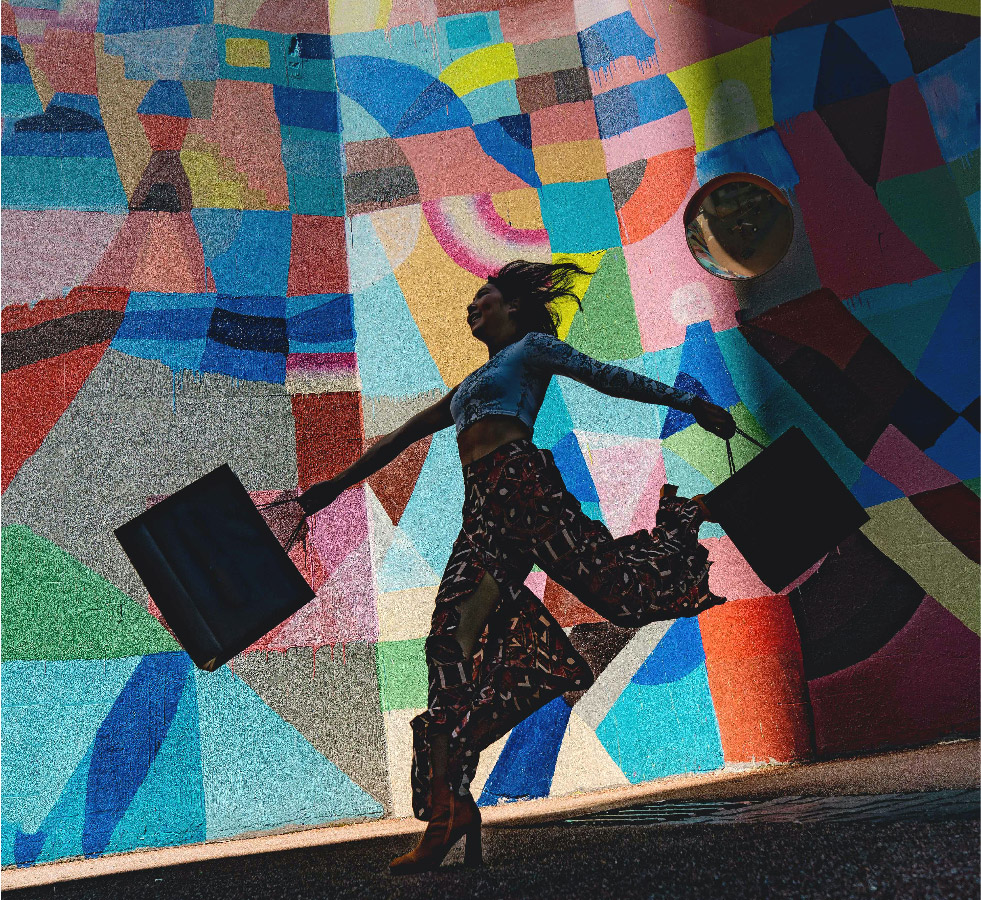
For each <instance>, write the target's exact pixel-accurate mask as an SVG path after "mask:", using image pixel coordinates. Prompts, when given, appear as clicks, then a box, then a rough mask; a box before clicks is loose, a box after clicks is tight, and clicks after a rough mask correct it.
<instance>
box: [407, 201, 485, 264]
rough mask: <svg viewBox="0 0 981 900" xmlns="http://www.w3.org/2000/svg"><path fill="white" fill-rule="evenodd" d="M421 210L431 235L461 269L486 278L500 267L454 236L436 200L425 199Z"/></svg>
mask: <svg viewBox="0 0 981 900" xmlns="http://www.w3.org/2000/svg"><path fill="white" fill-rule="evenodd" d="M422 211H423V213H424V214H425V216H426V221H427V222H428V223H429V227H430V229H431V230H432V232H433V237H435V238H436V240H437V241H438V242H439V245H440V246H441V247H442V248H443V249H444V250H445V251H446V255H447V256H449V257H450V259H452V260H453V262H455V263H456V264H457V265H458V266H459V267H460V268H461V269H465V270H466V271H468V272H471V273H472V274H474V275H476V276H477V277H478V278H487V277H488V276H489V275H493V274H494V273H495V272H496V271H497V270H498V269H499V268H500V267H501V264H500V263H498V262H495V261H494V260H492V259H490V258H489V257H486V256H482V255H479V254H478V253H477V252H475V251H474V250H472V249H471V248H470V247H468V246H466V245H465V244H464V243H463V242H462V241H461V240H460V239H459V238H458V237H457V236H456V234H455V233H454V232H453V228H452V224H451V223H450V221H449V219H448V218H447V216H446V215H445V214H444V213H443V208H442V206H441V205H440V203H439V201H438V200H427V201H425V202H424V203H423V204H422Z"/></svg>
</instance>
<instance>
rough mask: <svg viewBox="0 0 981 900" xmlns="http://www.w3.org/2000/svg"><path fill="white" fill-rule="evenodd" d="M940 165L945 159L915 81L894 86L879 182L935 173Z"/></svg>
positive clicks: (890, 92)
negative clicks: (902, 176)
mask: <svg viewBox="0 0 981 900" xmlns="http://www.w3.org/2000/svg"><path fill="white" fill-rule="evenodd" d="M943 164H944V158H943V155H942V154H941V152H940V146H939V144H937V136H936V134H935V133H934V130H933V125H932V124H931V122H930V114H929V112H927V108H926V103H925V102H924V101H923V97H922V95H921V94H920V89H919V87H918V86H917V84H916V79H915V78H907V79H906V80H905V81H899V82H897V83H896V84H894V85H893V86H892V87H891V88H890V90H889V111H888V113H887V116H886V136H885V140H884V142H883V147H882V162H881V164H880V165H879V181H888V180H889V179H890V178H898V177H899V176H900V175H912V174H913V173H914V172H923V171H925V170H926V169H935V168H936V167H937V166H942V165H943Z"/></svg>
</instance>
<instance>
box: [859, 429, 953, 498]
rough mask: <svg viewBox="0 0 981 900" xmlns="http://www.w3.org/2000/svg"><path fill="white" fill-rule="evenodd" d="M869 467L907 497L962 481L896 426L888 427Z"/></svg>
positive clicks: (871, 456) (873, 453) (878, 441)
mask: <svg viewBox="0 0 981 900" xmlns="http://www.w3.org/2000/svg"><path fill="white" fill-rule="evenodd" d="M865 464H866V465H867V466H868V467H869V468H870V469H871V470H872V471H873V472H875V473H876V474H878V475H881V476H882V477H883V478H885V479H886V480H887V481H891V482H892V483H893V484H894V485H896V487H898V488H899V489H900V490H901V491H902V492H903V493H904V494H905V495H906V496H907V497H911V496H913V494H920V493H922V492H923V491H932V490H935V489H936V488H942V487H947V486H948V485H951V484H956V483H957V482H958V481H960V479H959V478H958V477H957V476H956V475H952V474H951V473H950V472H948V471H947V470H946V469H945V468H943V467H942V466H940V465H939V464H938V463H935V462H934V461H933V460H932V459H930V457H929V456H927V455H926V454H925V453H924V452H923V451H922V450H921V449H920V448H919V447H917V446H916V444H914V443H913V442H912V441H911V440H910V439H909V438H908V437H906V435H905V434H903V433H902V432H901V431H900V430H899V429H898V428H897V427H896V426H895V425H888V426H886V430H885V431H883V432H882V435H881V436H880V438H879V440H877V441H876V442H875V446H874V447H873V448H872V452H871V453H869V456H868V459H867V460H866V461H865Z"/></svg>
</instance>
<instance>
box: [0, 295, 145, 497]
mask: <svg viewBox="0 0 981 900" xmlns="http://www.w3.org/2000/svg"><path fill="white" fill-rule="evenodd" d="M128 299H129V292H128V291H123V290H104V289H99V288H75V289H73V290H72V291H71V292H70V293H69V294H68V296H66V297H58V298H56V299H53V300H42V301H41V302H40V303H37V304H35V306H34V307H33V308H31V307H29V306H28V305H27V304H24V305H18V306H8V307H7V308H6V309H5V310H3V314H2V317H0V322H2V329H3V331H5V332H6V331H16V330H19V329H22V328H29V327H30V326H31V325H37V324H39V323H41V322H47V321H49V320H51V319H57V318H60V317H61V316H66V315H69V314H70V313H75V312H82V311H84V310H91V309H111V310H116V311H118V312H122V311H123V310H125V309H126V301H127V300H128ZM109 343H110V342H109V341H102V342H100V343H98V344H92V345H90V346H88V347H81V348H79V349H78V350H72V351H71V352H70V353H62V354H60V355H58V356H55V357H52V358H51V359H42V360H39V361H38V362H36V363H31V364H30V365H27V366H22V367H21V368H19V369H12V370H11V371H9V372H4V373H3V376H2V383H0V391H2V393H3V404H2V405H0V439H2V443H3V453H2V454H0V491H5V490H7V487H8V485H9V484H10V482H11V481H12V480H13V478H14V476H15V475H16V474H17V472H18V471H20V467H21V466H22V465H24V463H25V462H26V461H27V460H28V459H29V458H30V457H31V456H32V455H33V454H34V453H36V452H37V450H38V448H39V447H40V446H41V444H42V443H43V442H44V439H45V438H46V437H47V436H48V432H49V431H50V430H51V429H52V428H53V427H54V424H55V423H56V422H57V421H58V419H60V418H61V416H62V414H63V413H64V411H65V410H66V409H68V407H69V405H70V404H71V402H72V400H74V399H75V395H76V394H77V393H78V391H79V388H81V386H82V385H83V384H84V383H85V380H86V379H87V378H88V377H89V375H90V374H91V373H92V370H93V369H94V368H95V367H96V366H97V365H98V363H99V360H100V359H102V354H103V353H105V350H106V347H108V346H109Z"/></svg>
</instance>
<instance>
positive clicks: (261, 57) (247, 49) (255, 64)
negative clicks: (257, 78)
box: [225, 38, 272, 69]
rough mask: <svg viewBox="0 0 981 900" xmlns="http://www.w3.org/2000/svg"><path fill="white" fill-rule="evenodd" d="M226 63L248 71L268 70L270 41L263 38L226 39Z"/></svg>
mask: <svg viewBox="0 0 981 900" xmlns="http://www.w3.org/2000/svg"><path fill="white" fill-rule="evenodd" d="M225 62H226V63H228V65H230V66H238V67H243V68H248V69H268V68H269V67H270V65H272V60H271V59H270V57H269V41H264V40H263V39H262V38H225Z"/></svg>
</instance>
